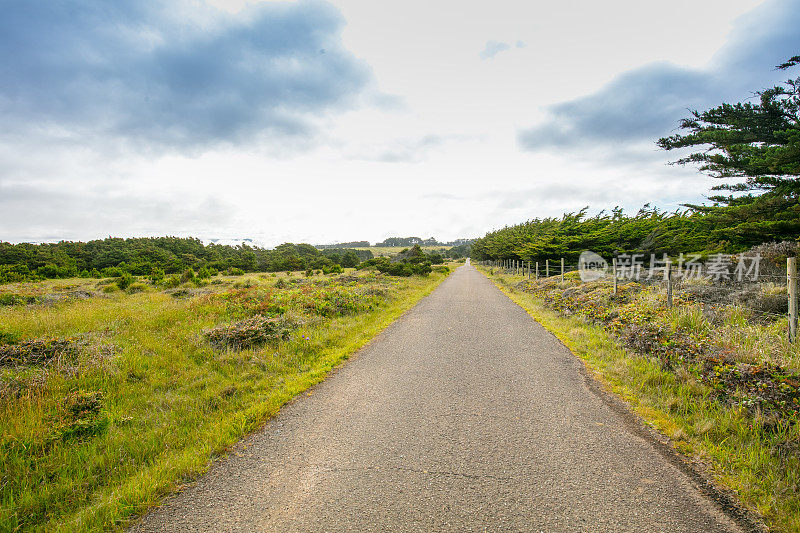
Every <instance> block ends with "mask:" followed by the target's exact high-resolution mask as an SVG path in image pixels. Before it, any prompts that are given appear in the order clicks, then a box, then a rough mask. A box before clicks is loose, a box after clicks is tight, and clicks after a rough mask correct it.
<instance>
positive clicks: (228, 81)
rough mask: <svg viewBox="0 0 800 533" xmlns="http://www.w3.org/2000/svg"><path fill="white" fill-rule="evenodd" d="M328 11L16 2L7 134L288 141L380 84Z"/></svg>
mask: <svg viewBox="0 0 800 533" xmlns="http://www.w3.org/2000/svg"><path fill="white" fill-rule="evenodd" d="M342 25H343V19H342V17H341V15H340V14H339V12H338V10H336V9H335V8H334V7H332V6H331V5H330V4H328V3H326V2H322V1H316V0H301V1H300V2H296V3H294V2H292V3H289V2H265V3H258V4H254V5H251V6H250V7H248V8H247V9H245V10H243V11H241V12H239V13H237V14H235V15H232V14H229V13H226V12H223V11H220V10H217V9H215V8H213V7H210V6H207V5H204V4H201V3H198V2H192V1H189V0H185V1H184V0H180V1H170V2H164V3H162V2H154V1H144V0H114V1H113V2H107V1H102V0H83V1H79V0H66V1H59V2H30V1H28V0H10V1H6V2H3V6H2V17H0V116H2V117H3V118H2V119H0V126H2V128H1V130H2V132H0V135H3V136H6V137H7V138H8V137H12V138H13V139H14V140H15V141H19V140H20V138H33V139H36V138H41V137H43V136H44V137H47V138H58V139H64V138H67V139H73V140H78V141H86V140H98V139H104V140H108V139H111V140H120V141H123V142H127V143H130V144H138V145H145V146H148V147H158V148H159V149H160V148H162V147H173V148H179V149H183V148H189V149H191V148H196V147H200V148H202V147H206V146H209V145H213V144H218V143H236V142H242V141H245V140H248V139H252V138H254V137H258V136H263V135H269V134H279V135H281V136H287V135H288V136H298V135H299V136H303V135H307V134H309V133H310V132H311V130H312V129H313V127H312V126H311V119H312V118H313V117H314V116H316V115H319V114H320V113H324V112H327V111H331V110H337V109H340V108H344V107H347V106H348V105H350V104H351V103H352V101H353V99H354V95H357V94H358V93H359V92H360V91H362V90H363V89H364V88H365V86H366V85H367V84H368V83H369V82H370V80H371V73H370V70H369V68H368V67H367V66H366V65H365V64H364V63H363V62H361V61H359V60H358V59H357V58H355V57H354V56H353V55H352V54H351V53H350V52H348V51H347V50H346V49H345V48H344V46H343V45H342V42H341V38H340V31H341V28H342Z"/></svg>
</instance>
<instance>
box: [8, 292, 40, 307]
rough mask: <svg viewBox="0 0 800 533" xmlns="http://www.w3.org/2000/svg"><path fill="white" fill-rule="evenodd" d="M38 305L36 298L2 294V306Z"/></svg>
mask: <svg viewBox="0 0 800 533" xmlns="http://www.w3.org/2000/svg"><path fill="white" fill-rule="evenodd" d="M33 303H36V297H35V296H22V295H20V294H14V293H10V292H7V293H3V294H0V305H26V304H33Z"/></svg>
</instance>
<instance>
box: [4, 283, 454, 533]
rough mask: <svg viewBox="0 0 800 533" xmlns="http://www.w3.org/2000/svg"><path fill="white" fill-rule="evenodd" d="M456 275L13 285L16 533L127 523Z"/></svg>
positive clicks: (10, 493) (9, 394)
mask: <svg viewBox="0 0 800 533" xmlns="http://www.w3.org/2000/svg"><path fill="white" fill-rule="evenodd" d="M445 277H446V274H443V273H436V272H434V273H433V274H431V275H430V276H427V277H418V276H414V277H412V278H395V277H387V276H383V275H379V274H376V273H374V272H353V271H349V270H348V271H347V272H345V273H344V274H343V275H339V276H313V277H310V278H307V277H305V276H302V275H297V274H295V275H294V276H287V274H285V273H283V274H278V275H274V274H261V275H257V274H251V275H246V276H240V277H219V276H218V277H215V278H212V279H211V280H208V281H198V282H197V283H185V284H183V285H181V286H178V287H174V288H171V289H163V288H162V287H158V286H153V285H151V284H149V283H143V282H137V283H134V284H132V285H131V286H129V287H127V289H126V290H120V289H119V288H118V287H117V284H116V283H112V282H113V280H101V281H99V282H98V280H86V279H71V280H57V281H46V282H40V283H31V284H14V285H4V286H0V302H2V303H4V304H5V305H0V427H2V435H0V462H1V463H2V468H0V470H2V472H0V478H1V479H2V508H0V530H2V531H15V530H42V531H45V530H46V531H86V530H99V529H108V528H115V527H121V526H123V525H124V524H125V523H126V521H127V520H128V519H130V518H131V517H133V516H135V515H137V514H139V513H142V512H143V511H145V510H146V509H147V508H148V507H149V506H151V505H153V504H155V503H157V502H158V501H159V499H160V498H161V497H162V496H163V495H165V494H166V493H168V492H170V491H171V490H173V489H174V488H176V487H177V486H178V485H179V484H180V483H181V482H182V481H185V480H187V479H190V478H192V477H193V476H196V475H198V474H200V473H202V472H203V471H204V470H205V469H206V468H207V467H208V465H209V462H210V460H211V459H212V458H213V457H214V456H215V455H218V454H220V453H223V452H225V450H226V448H227V447H229V446H230V445H231V444H232V443H234V442H236V441H237V440H238V439H240V438H241V437H242V436H243V435H245V434H247V433H248V432H251V431H253V430H255V429H257V428H258V427H260V426H261V425H262V424H263V423H264V422H265V421H266V420H267V419H268V418H269V417H270V416H272V415H274V414H275V413H276V412H277V411H278V409H279V408H280V406H281V405H282V404H284V403H285V402H286V401H288V400H289V399H291V398H292V397H293V396H295V395H296V394H298V393H300V392H301V391H303V390H304V389H306V388H308V387H309V386H311V385H313V384H314V383H316V382H318V381H320V380H322V379H323V378H324V377H325V375H326V374H327V372H328V371H329V370H330V369H332V368H333V367H334V366H335V365H337V364H338V363H340V362H341V361H342V360H343V359H345V358H347V357H348V356H349V355H350V354H352V353H353V352H354V351H356V350H357V349H358V348H359V347H361V346H363V345H364V344H365V343H366V342H367V341H369V340H370V339H371V338H372V337H374V336H375V335H376V334H377V333H378V332H379V331H381V330H382V329H383V328H384V327H386V326H387V325H388V324H390V323H391V322H392V321H393V320H395V319H396V318H397V317H398V316H399V315H400V314H402V313H403V312H404V311H406V310H407V309H409V308H411V307H412V306H413V305H414V304H415V303H416V302H417V301H418V300H419V299H420V298H422V297H423V296H425V295H426V294H428V293H430V291H432V290H433V289H434V288H435V287H436V286H437V285H438V284H439V283H440V282H441V281H442V280H443V279H444V278H445ZM273 317H277V318H273Z"/></svg>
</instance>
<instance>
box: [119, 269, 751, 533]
mask: <svg viewBox="0 0 800 533" xmlns="http://www.w3.org/2000/svg"><path fill="white" fill-rule="evenodd" d="M593 388H594V386H593V385H592V382H591V380H587V379H586V378H585V375H584V372H583V369H582V364H581V363H580V362H579V361H578V360H577V359H576V358H575V357H574V356H573V355H572V354H571V353H570V352H569V351H568V350H567V349H566V348H565V347H564V346H563V345H562V344H560V343H559V342H558V341H557V340H556V339H555V338H554V337H553V336H552V335H550V334H549V333H548V332H547V331H546V330H544V329H543V328H542V327H541V326H539V325H538V324H537V323H535V322H534V321H533V320H531V319H530V317H529V316H528V315H527V314H526V313H525V312H524V311H523V310H522V309H521V308H519V307H518V306H517V305H515V304H514V303H513V302H511V300H509V299H508V298H507V297H506V296H505V295H503V294H502V293H501V292H500V291H498V290H497V289H496V288H495V287H494V286H493V285H492V284H491V283H490V282H489V281H488V280H487V279H486V278H484V277H483V276H482V275H481V274H480V273H479V272H477V271H476V270H475V269H474V268H473V267H471V266H463V267H461V268H459V269H458V270H457V271H456V272H454V273H453V274H452V275H451V276H450V277H449V278H448V279H447V280H446V281H445V282H444V283H443V284H442V285H441V286H440V287H439V288H438V289H436V291H434V292H433V293H432V294H431V295H430V296H429V297H427V298H426V299H424V300H423V301H421V302H420V303H419V304H418V305H417V306H416V307H415V308H414V309H413V310H412V311H410V312H409V313H407V314H406V315H405V316H403V317H402V318H401V319H400V320H398V321H397V322H395V323H394V324H393V325H392V326H390V327H389V328H388V329H387V330H386V331H384V332H383V333H382V334H381V335H380V336H378V337H377V338H376V339H375V340H374V341H373V342H372V343H371V344H370V345H369V346H367V347H366V348H365V349H363V350H362V351H361V352H360V353H359V354H358V356H357V357H355V358H354V359H352V360H351V361H350V362H348V363H347V364H346V365H345V366H344V367H342V368H341V369H340V370H339V371H337V372H336V373H335V374H334V375H332V376H330V377H329V379H328V380H327V381H325V382H324V383H322V384H320V385H319V386H317V387H316V388H315V389H314V390H313V394H311V395H310V396H309V395H303V396H302V397H301V398H300V399H298V400H297V401H295V402H293V403H291V404H289V405H287V406H285V407H284V408H283V409H282V410H281V412H280V414H279V415H278V416H277V417H276V418H274V419H273V420H272V421H271V422H270V423H269V424H268V425H267V426H266V427H265V428H264V429H263V430H262V431H261V432H259V433H258V434H256V435H254V436H252V437H251V438H249V439H248V440H247V441H246V442H245V443H244V444H245V445H246V448H245V447H244V446H240V447H239V448H238V451H239V453H241V454H242V456H241V457H238V456H235V455H232V456H230V457H229V458H227V459H224V460H221V461H219V462H218V463H216V464H215V465H214V466H213V467H212V468H211V470H210V472H209V473H208V474H207V475H206V476H204V477H203V478H202V479H201V480H200V481H198V482H197V483H196V484H193V485H191V486H190V487H189V488H188V489H186V490H185V491H184V492H182V493H180V494H178V495H176V496H174V497H172V498H170V499H169V500H167V502H166V503H165V504H164V505H163V506H162V507H160V508H158V509H156V510H155V511H154V512H152V513H151V514H149V515H148V516H146V517H145V518H144V520H143V521H141V522H140V523H138V524H137V525H136V526H135V528H134V529H136V530H139V531H187V530H192V531H248V532H249V531H366V530H371V531H384V530H394V531H405V530H408V531H411V530H416V531H441V530H449V531H473V530H493V531H494V530H525V531H670V532H671V533H674V532H678V531H703V532H706V533H708V532H713V531H738V530H739V529H738V527H737V525H736V524H735V523H734V522H733V521H731V520H730V519H729V518H727V516H726V515H725V514H723V513H722V512H721V511H720V509H719V507H718V506H717V505H716V504H715V503H712V502H711V501H710V500H709V499H706V498H705V497H703V496H702V495H701V492H700V491H699V490H698V489H697V488H696V487H695V485H694V484H693V482H692V478H691V477H690V476H687V474H685V473H684V472H683V470H682V469H680V468H679V467H677V466H676V465H675V464H674V462H672V461H670V460H668V458H665V456H664V454H663V453H659V451H657V448H658V446H657V445H654V444H653V442H652V439H650V438H649V436H648V435H647V432H646V431H643V430H642V429H641V428H640V427H638V426H637V424H636V423H635V421H634V420H633V419H632V417H631V416H630V415H626V414H624V413H620V412H619V411H618V410H617V409H614V408H613V403H611V404H610V403H609V402H608V400H607V399H605V400H604V397H603V394H602V393H598V392H597V391H595V390H593ZM662 451H663V450H662Z"/></svg>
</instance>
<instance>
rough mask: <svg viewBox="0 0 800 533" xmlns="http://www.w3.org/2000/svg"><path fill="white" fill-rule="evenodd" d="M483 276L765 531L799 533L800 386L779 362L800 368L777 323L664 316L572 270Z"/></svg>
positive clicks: (657, 303) (657, 295)
mask: <svg viewBox="0 0 800 533" xmlns="http://www.w3.org/2000/svg"><path fill="white" fill-rule="evenodd" d="M481 270H483V271H484V273H485V274H486V275H487V277H489V279H491V280H492V281H493V282H494V283H495V284H497V285H498V287H500V289H501V290H503V291H504V292H505V293H506V294H507V295H508V296H509V297H510V298H511V299H512V300H513V301H515V302H516V303H517V304H519V305H520V306H521V307H523V308H524V309H525V310H526V311H527V312H528V313H529V314H530V315H531V316H532V317H533V318H534V319H535V320H537V321H538V322H539V323H541V324H542V325H543V326H544V327H546V328H547V329H548V330H550V331H551V332H553V333H554V334H555V335H556V336H557V337H558V338H559V339H560V340H561V341H562V342H564V344H566V345H567V346H568V347H569V348H570V349H571V350H572V351H573V353H575V354H576V355H577V356H578V357H580V358H581V359H583V361H584V362H585V363H586V365H587V367H588V368H589V369H590V370H591V371H592V372H593V374H594V375H595V376H597V378H598V379H599V380H600V381H601V382H602V383H604V384H605V385H606V387H607V388H608V389H609V390H611V391H613V392H615V393H616V394H618V395H619V396H621V397H622V398H624V399H625V400H626V401H627V402H628V403H629V404H630V405H631V406H632V408H633V409H634V410H635V411H636V412H637V413H638V414H639V415H640V416H641V417H642V418H643V419H644V420H645V421H647V422H648V423H650V424H651V425H653V426H654V427H656V428H658V429H659V430H660V431H661V432H662V433H664V434H665V435H667V436H668V437H669V438H670V439H671V441H672V443H673V445H674V446H675V448H676V449H677V450H679V451H680V452H681V453H683V454H685V455H686V456H688V457H690V458H692V460H694V461H698V462H700V463H701V464H704V465H707V467H708V469H709V471H710V473H711V475H712V477H713V478H714V480H715V481H716V482H717V484H718V485H720V486H722V487H726V488H727V489H729V490H730V491H732V492H734V493H735V494H736V495H737V496H738V498H739V499H740V500H741V501H742V502H744V503H745V505H746V506H749V507H750V508H751V509H755V510H757V511H758V512H759V513H760V514H761V515H762V516H763V517H764V519H765V520H766V522H767V523H768V524H769V525H770V526H771V527H772V528H774V529H776V530H781V531H800V458H799V456H800V426H798V424H797V422H798V416H797V413H798V408H799V407H800V405H798V400H797V399H798V397H799V394H798V387H799V386H800V383H798V381H797V374H796V373H794V372H792V371H790V370H787V369H786V366H783V367H779V366H775V365H776V364H780V365H789V367H790V368H797V367H796V366H794V365H796V364H797V363H798V361H800V353H799V351H798V346H797V345H794V346H791V345H789V344H788V343H787V342H786V340H785V326H786V321H785V319H783V321H781V320H780V319H777V320H772V321H764V322H762V321H759V320H756V319H754V318H753V317H749V316H748V315H747V314H746V312H745V311H743V310H742V309H741V308H739V309H737V308H736V306H730V307H728V308H725V306H722V307H721V308H718V309H716V311H715V313H714V314H713V315H712V314H708V313H704V312H703V309H702V307H701V306H699V305H698V304H697V303H694V302H692V301H691V299H690V298H688V297H681V295H678V298H677V304H676V306H675V307H673V308H671V309H668V308H666V306H665V304H664V301H665V298H664V297H663V296H664V295H663V293H662V292H661V291H662V289H659V288H647V287H641V286H639V285H636V284H632V285H630V286H628V287H626V288H624V290H623V291H622V292H621V294H620V295H618V296H616V297H615V296H612V295H611V291H610V289H609V288H608V287H607V286H603V285H601V284H581V283H580V281H579V280H578V279H577V276H576V275H575V274H568V275H567V279H566V280H565V282H564V283H560V282H559V281H558V278H557V277H553V278H549V279H547V280H542V281H540V282H536V281H533V282H528V281H527V280H525V279H524V278H522V277H521V276H511V275H506V274H500V273H499V272H497V271H489V270H487V269H485V268H482V269H481ZM653 331H656V332H657V333H656V334H655V336H652V335H651V332H653ZM651 341H652V342H651ZM754 341H755V342H754ZM751 377H752V378H754V380H751V379H749V378H751Z"/></svg>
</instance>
